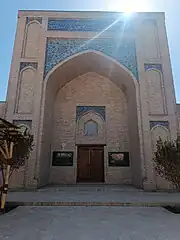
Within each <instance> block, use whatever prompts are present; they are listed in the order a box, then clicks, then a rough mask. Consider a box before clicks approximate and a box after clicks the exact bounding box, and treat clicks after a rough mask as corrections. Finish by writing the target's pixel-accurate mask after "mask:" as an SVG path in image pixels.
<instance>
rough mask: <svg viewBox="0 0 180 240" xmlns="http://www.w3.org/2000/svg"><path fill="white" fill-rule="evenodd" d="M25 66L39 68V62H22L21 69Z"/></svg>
mask: <svg viewBox="0 0 180 240" xmlns="http://www.w3.org/2000/svg"><path fill="white" fill-rule="evenodd" d="M25 67H33V68H34V69H37V67H38V63H36V62H21V63H20V69H19V70H20V71H21V70H22V69H24V68H25Z"/></svg>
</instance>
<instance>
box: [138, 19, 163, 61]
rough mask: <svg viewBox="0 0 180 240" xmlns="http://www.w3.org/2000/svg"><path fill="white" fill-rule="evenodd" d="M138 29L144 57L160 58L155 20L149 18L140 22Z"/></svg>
mask: <svg viewBox="0 0 180 240" xmlns="http://www.w3.org/2000/svg"><path fill="white" fill-rule="evenodd" d="M140 29H141V32H140V36H141V41H142V46H143V48H142V49H143V53H144V58H145V59H158V58H160V49H159V37H158V30H157V25H156V22H155V21H154V20H150V19H147V20H144V21H143V22H142V23H141V26H140Z"/></svg>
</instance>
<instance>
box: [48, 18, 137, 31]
mask: <svg viewBox="0 0 180 240" xmlns="http://www.w3.org/2000/svg"><path fill="white" fill-rule="evenodd" d="M47 29H48V30H53V31H68V32H70V31H73V32H101V31H103V32H104V31H111V32H112V31H113V32H116V33H117V34H118V33H119V32H121V31H125V32H126V31H130V32H132V31H134V26H133V23H132V22H131V23H129V24H128V23H127V22H126V23H125V22H124V21H120V20H117V18H114V19H113V18H104V19H49V20H48V28H47Z"/></svg>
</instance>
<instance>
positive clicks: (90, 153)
mask: <svg viewBox="0 0 180 240" xmlns="http://www.w3.org/2000/svg"><path fill="white" fill-rule="evenodd" d="M77 182H104V147H103V146H97V145H95V146H79V147H78V160H77Z"/></svg>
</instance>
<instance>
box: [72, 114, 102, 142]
mask: <svg viewBox="0 0 180 240" xmlns="http://www.w3.org/2000/svg"><path fill="white" fill-rule="evenodd" d="M88 124H89V126H90V125H92V126H93V125H94V131H93V132H94V134H89V135H88V134H87V130H88V129H87V128H88ZM90 127H91V126H90ZM76 144H106V125H105V121H104V119H102V117H101V116H100V115H99V114H97V113H96V112H94V111H89V112H87V113H85V114H83V115H82V116H81V117H80V118H78V119H77V122H76Z"/></svg>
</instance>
